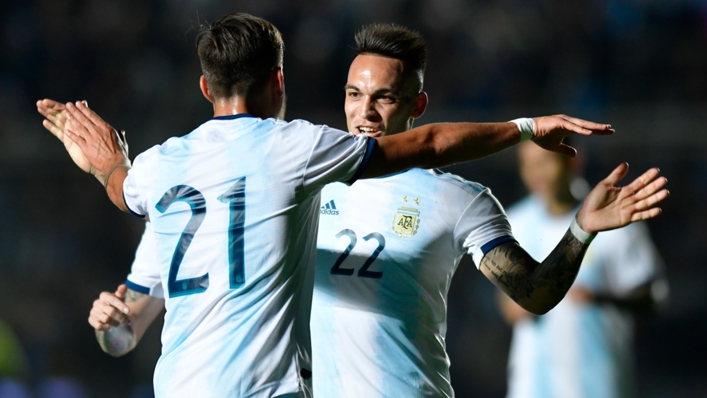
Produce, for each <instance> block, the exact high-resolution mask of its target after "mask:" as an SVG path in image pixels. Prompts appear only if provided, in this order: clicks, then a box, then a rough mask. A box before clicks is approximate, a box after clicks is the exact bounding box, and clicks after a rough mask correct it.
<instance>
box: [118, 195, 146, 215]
mask: <svg viewBox="0 0 707 398" xmlns="http://www.w3.org/2000/svg"><path fill="white" fill-rule="evenodd" d="M123 203H125V207H126V208H127V209H128V211H129V212H130V214H132V215H134V216H135V217H140V218H145V216H144V215H142V214H138V213H135V212H134V211H133V209H131V208H130V206H128V202H127V201H126V200H125V192H123Z"/></svg>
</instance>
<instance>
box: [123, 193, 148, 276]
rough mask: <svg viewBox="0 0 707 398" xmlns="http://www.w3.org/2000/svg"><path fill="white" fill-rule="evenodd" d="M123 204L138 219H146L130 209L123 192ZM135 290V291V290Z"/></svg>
mask: <svg viewBox="0 0 707 398" xmlns="http://www.w3.org/2000/svg"><path fill="white" fill-rule="evenodd" d="M123 203H125V208H126V209H128V211H129V212H130V214H132V215H134V216H136V217H140V218H145V215H144V214H140V213H137V212H135V211H133V209H131V208H130V205H128V201H127V200H125V192H123ZM133 290H134V289H133Z"/></svg>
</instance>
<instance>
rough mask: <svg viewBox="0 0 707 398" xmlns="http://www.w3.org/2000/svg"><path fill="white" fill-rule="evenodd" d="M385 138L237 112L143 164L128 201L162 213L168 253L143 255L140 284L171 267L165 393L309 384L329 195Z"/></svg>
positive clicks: (155, 223)
mask: <svg viewBox="0 0 707 398" xmlns="http://www.w3.org/2000/svg"><path fill="white" fill-rule="evenodd" d="M374 143H375V141H374V140H373V139H371V138H366V137H353V136H351V135H350V134H348V133H345V132H342V131H338V130H335V129H331V128H328V127H326V126H318V125H312V124H310V123H308V122H304V121H293V122H289V123H287V122H283V121H276V120H274V119H266V120H262V119H258V118H254V117H251V116H249V115H235V116H227V117H216V118H214V119H212V120H210V121H208V122H206V123H204V124H203V125H201V126H200V127H198V128H197V129H196V130H194V131H193V132H191V133H190V134H188V135H186V136H184V137H180V138H171V139H169V140H167V141H166V142H165V143H164V144H162V145H159V146H155V147H153V148H151V149H149V150H148V151H146V152H145V153H143V154H141V155H139V156H138V157H137V158H136V159H135V162H134V164H133V168H132V169H131V170H130V172H129V174H128V177H127V179H126V180H125V183H124V186H123V191H124V197H125V203H126V205H127V206H128V208H129V209H130V210H131V212H133V213H136V214H137V215H141V216H146V217H147V218H148V219H149V220H150V224H151V226H150V228H151V229H152V231H153V232H152V235H151V238H153V239H154V246H155V247H156V250H155V253H152V254H146V256H147V257H146V258H147V260H146V261H145V260H144V259H138V260H136V264H137V265H138V267H137V269H136V268H135V266H134V267H133V270H132V273H131V275H130V276H129V278H128V280H129V282H130V287H131V288H133V289H136V290H138V291H142V292H143V293H152V294H155V295H159V287H157V286H156V283H155V282H156V280H155V279H154V278H153V277H150V275H154V273H150V272H149V271H148V272H143V271H141V270H140V267H141V264H142V266H147V265H148V263H149V262H151V261H156V262H157V263H158V265H159V277H160V278H159V282H160V283H161V285H162V287H163V289H164V292H163V294H164V297H165V300H166V301H165V306H166V309H167V312H166V315H165V324H164V329H163V332H162V355H161V357H160V359H159V361H158V363H157V367H156V369H155V375H154V385H155V394H156V395H157V396H158V397H180V396H182V397H187V396H188V397H197V396H198V397H224V396H234V397H236V396H237V397H273V396H280V395H286V394H293V393H300V392H301V390H302V386H301V385H300V376H299V375H300V367H304V366H308V364H309V362H310V358H309V357H308V356H309V349H310V348H309V343H310V339H309V330H308V322H309V307H310V302H311V291H312V290H311V289H312V287H311V286H312V283H313V269H314V268H313V263H314V257H315V239H316V231H317V221H318V218H319V212H320V209H319V207H320V198H319V192H320V190H321V189H322V187H323V186H324V185H325V184H327V183H330V182H335V181H348V182H352V181H353V180H355V179H356V178H357V174H358V172H362V170H363V167H365V162H366V161H367V159H368V157H367V155H370V153H371V150H372V148H373V146H374ZM147 234H149V231H146V236H148V235H147ZM143 243H145V242H144V241H143ZM148 244H149V242H148ZM149 251H150V250H148V249H147V245H145V247H144V248H142V247H141V249H140V250H138V253H137V254H138V256H140V254H141V253H143V252H149ZM141 288H142V290H140V289H141Z"/></svg>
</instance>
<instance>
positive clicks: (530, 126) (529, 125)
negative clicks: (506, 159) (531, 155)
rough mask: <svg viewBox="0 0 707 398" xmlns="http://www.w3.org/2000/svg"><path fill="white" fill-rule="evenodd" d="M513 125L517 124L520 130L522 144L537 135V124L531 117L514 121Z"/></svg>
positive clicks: (512, 121)
mask: <svg viewBox="0 0 707 398" xmlns="http://www.w3.org/2000/svg"><path fill="white" fill-rule="evenodd" d="M511 123H515V124H516V126H518V130H520V142H523V141H528V140H529V139H531V138H533V135H534V134H535V122H534V121H533V119H531V118H529V117H522V118H520V119H513V120H511Z"/></svg>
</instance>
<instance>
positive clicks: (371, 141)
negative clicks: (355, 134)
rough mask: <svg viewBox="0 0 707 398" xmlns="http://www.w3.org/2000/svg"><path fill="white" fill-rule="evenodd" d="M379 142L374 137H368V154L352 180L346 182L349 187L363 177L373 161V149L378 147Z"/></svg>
mask: <svg viewBox="0 0 707 398" xmlns="http://www.w3.org/2000/svg"><path fill="white" fill-rule="evenodd" d="M377 143H378V141H376V139H375V138H373V137H368V143H367V144H366V153H365V154H364V155H363V160H361V164H359V165H358V170H356V172H355V173H354V175H353V177H351V179H350V180H348V181H346V184H347V185H351V184H353V183H354V182H356V180H358V179H359V178H360V177H361V175H362V174H363V171H364V170H366V167H367V166H368V162H370V160H371V155H372V154H373V149H374V148H375V146H376V145H377Z"/></svg>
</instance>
